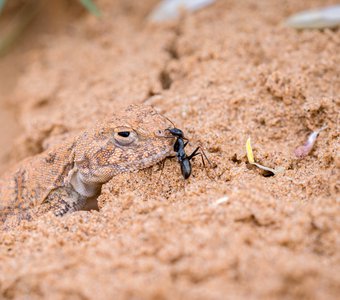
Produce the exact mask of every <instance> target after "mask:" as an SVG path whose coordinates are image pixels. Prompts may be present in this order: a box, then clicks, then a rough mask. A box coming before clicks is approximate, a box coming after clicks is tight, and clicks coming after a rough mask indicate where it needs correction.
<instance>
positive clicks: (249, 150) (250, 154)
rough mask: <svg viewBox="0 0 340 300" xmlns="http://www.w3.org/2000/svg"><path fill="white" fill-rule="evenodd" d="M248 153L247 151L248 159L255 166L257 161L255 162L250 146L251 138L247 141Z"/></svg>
mask: <svg viewBox="0 0 340 300" xmlns="http://www.w3.org/2000/svg"><path fill="white" fill-rule="evenodd" d="M246 151H247V157H248V161H249V163H250V164H254V163H255V160H254V154H253V149H252V147H251V144H250V137H249V138H248V139H247V142H246Z"/></svg>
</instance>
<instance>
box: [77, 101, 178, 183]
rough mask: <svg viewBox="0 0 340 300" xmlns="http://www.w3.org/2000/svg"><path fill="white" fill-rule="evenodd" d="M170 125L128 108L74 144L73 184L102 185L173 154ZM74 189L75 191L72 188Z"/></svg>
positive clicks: (152, 113) (147, 109)
mask: <svg viewBox="0 0 340 300" xmlns="http://www.w3.org/2000/svg"><path fill="white" fill-rule="evenodd" d="M171 127H173V125H172V124H171V122H170V121H169V120H168V119H167V118H166V117H164V116H162V115H161V114H159V113H157V112H156V111H155V110H154V109H153V108H152V107H150V106H145V105H133V106H129V107H128V108H127V109H126V111H124V112H123V113H121V114H120V115H117V116H115V117H113V118H111V119H110V120H109V121H108V122H106V123H104V124H102V125H100V126H98V127H97V128H96V129H94V130H92V131H87V132H85V133H84V134H83V135H81V136H80V137H79V138H78V140H77V145H76V147H75V167H76V168H77V172H76V173H75V176H78V178H76V180H73V181H74V182H79V181H81V182H82V183H83V184H85V185H86V184H87V185H91V184H102V183H105V182H107V181H109V180H110V179H111V178H113V177H114V176H115V175H117V174H120V173H124V172H134V171H137V170H140V169H144V168H147V167H150V166H152V165H154V164H156V163H158V162H160V161H162V160H163V159H165V158H166V157H168V156H170V155H172V154H173V145H174V143H175V137H174V136H173V135H172V134H171V133H170V132H169V131H168V130H167V129H168V128H171ZM75 188H76V189H77V187H75Z"/></svg>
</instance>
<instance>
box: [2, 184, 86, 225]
mask: <svg viewBox="0 0 340 300" xmlns="http://www.w3.org/2000/svg"><path fill="white" fill-rule="evenodd" d="M86 199H87V198H86V197H84V196H82V195H80V194H79V193H77V192H76V191H75V190H74V189H73V188H72V187H59V188H56V189H54V190H52V191H51V192H50V193H49V194H48V196H47V198H46V199H45V201H44V202H43V203H42V204H41V205H38V206H35V207H29V208H25V209H20V210H19V209H18V210H16V211H13V213H12V214H10V215H8V216H7V218H6V221H5V223H4V227H5V229H8V228H13V227H15V226H17V225H19V224H20V222H21V221H23V220H27V221H29V220H33V219H36V218H38V217H39V216H42V215H43V214H45V213H47V212H50V211H51V212H52V213H53V214H54V215H55V216H58V217H60V216H63V215H65V214H67V213H71V212H74V211H77V210H80V209H82V208H83V207H84V205H85V203H86Z"/></svg>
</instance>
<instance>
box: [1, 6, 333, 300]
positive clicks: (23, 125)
mask: <svg viewBox="0 0 340 300" xmlns="http://www.w3.org/2000/svg"><path fill="white" fill-rule="evenodd" d="M96 3H98V5H99V6H100V7H101V9H102V10H103V12H104V15H103V18H102V19H101V20H97V19H96V18H95V17H93V16H91V15H89V14H87V13H86V12H85V11H83V10H82V9H81V8H80V7H79V6H78V5H77V4H72V5H71V4H70V2H67V1H65V2H60V5H59V6H57V8H58V9H55V10H53V11H52V12H51V9H48V8H46V7H45V8H43V9H45V11H46V14H47V16H49V19H51V21H48V20H46V18H44V17H43V15H41V16H39V17H38V18H37V20H36V21H35V23H34V24H32V28H31V29H30V31H29V32H28V33H27V36H26V37H25V38H24V40H23V41H22V42H21V43H20V44H19V45H18V46H17V48H15V49H14V50H13V52H12V53H10V54H9V55H8V56H7V57H5V58H3V59H2V61H1V65H2V66H5V67H3V68H1V69H0V82H10V83H11V84H8V85H7V86H6V87H5V86H2V87H1V89H0V90H1V91H6V92H4V93H3V95H4V96H3V97H2V98H1V102H2V105H3V106H5V107H11V113H7V112H3V113H2V114H4V113H6V114H7V115H6V118H8V120H9V121H8V124H11V122H12V123H13V124H16V122H15V121H14V120H17V123H18V124H17V125H16V126H18V128H20V130H15V134H8V131H7V130H5V129H2V131H3V133H1V134H3V135H4V139H5V140H6V144H9V145H10V146H11V147H10V149H11V151H10V153H8V152H6V151H4V150H3V149H2V152H1V161H2V162H3V163H2V165H1V170H3V171H2V172H3V173H4V172H6V171H5V169H6V168H7V167H9V166H10V165H12V164H14V163H16V162H18V161H19V160H21V159H22V158H24V157H28V156H31V155H35V154H37V153H39V152H41V151H43V150H44V149H45V148H47V147H48V146H49V145H50V144H51V143H56V142H60V141H62V140H63V138H65V136H68V135H75V134H77V133H78V132H79V131H81V130H83V129H84V128H88V127H91V126H93V125H94V124H95V123H96V121H97V120H101V119H103V118H104V117H107V116H109V115H110V114H112V113H115V112H117V111H119V110H121V109H124V108H125V107H126V106H127V105H128V104H131V103H146V104H150V105H153V106H154V107H155V108H156V109H157V110H159V111H160V112H162V113H164V114H165V115H166V116H167V117H169V118H170V119H171V120H172V121H173V122H174V123H175V124H176V126H177V127H178V128H181V129H182V130H183V131H184V132H185V134H186V136H187V137H188V138H189V139H190V145H189V146H188V150H187V152H188V153H190V151H192V150H193V149H195V147H196V146H198V145H201V146H202V147H203V148H204V149H205V153H206V155H207V156H208V157H209V159H210V161H211V164H212V166H209V164H207V163H206V168H204V166H203V164H202V161H201V159H200V158H199V157H197V158H195V159H194V161H193V174H192V176H191V177H190V178H189V179H188V180H184V179H183V177H182V175H181V172H180V168H179V164H178V163H177V161H176V160H175V159H169V160H167V161H166V162H165V166H164V168H163V169H162V166H161V165H156V166H154V167H152V168H150V169H147V170H144V171H141V172H139V173H136V174H124V175H121V176H118V177H115V178H113V179H112V180H111V181H110V182H108V183H107V184H105V185H104V186H103V188H102V193H101V195H100V196H99V198H98V203H99V207H100V209H99V211H95V210H92V211H80V212H76V213H73V214H70V215H67V216H65V217H62V218H57V217H54V216H52V215H50V214H47V215H45V216H43V217H41V218H40V219H38V220H35V221H32V222H24V223H22V224H21V225H20V226H19V227H18V228H16V229H13V230H9V231H6V232H0V298H1V299H41V298H48V299H338V298H339V295H340V277H339V274H340V254H339V253H340V235H339V229H340V219H339V218H340V214H339V213H340V211H339V167H340V157H339V104H340V101H339V100H340V99H339V94H340V84H339V82H340V79H339V74H340V64H339V44H340V34H339V29H334V30H328V29H326V30H322V31H319V30H308V31H296V30H294V29H290V28H285V27H284V26H283V25H282V22H283V20H284V19H285V18H286V17H287V16H289V15H290V14H292V13H295V12H298V11H299V10H301V9H305V8H314V7H318V6H321V5H325V1H309V3H303V2H301V3H300V2H299V3H298V2H297V1H293V0H289V1H285V2H284V4H282V3H281V2H277V1H273V0H267V1H259V2H255V1H217V3H215V4H214V5H211V6H209V7H207V8H205V9H202V10H200V11H198V12H195V13H194V14H188V15H184V16H182V17H181V18H180V19H179V20H178V21H175V22H171V23H167V24H154V25H151V24H149V23H148V22H147V21H146V19H145V18H146V16H147V14H148V13H149V12H150V11H151V9H152V7H153V6H154V5H155V3H156V1H152V0H150V1H138V3H136V1H96ZM327 3H329V4H331V3H335V1H327ZM54 12H58V13H55V14H54ZM53 16H57V17H58V16H59V17H60V16H63V17H61V18H59V17H58V20H62V21H60V22H59V23H58V22H56V21H53V20H55V19H54V18H53ZM54 29H56V30H54ZM10 66H13V68H14V69H16V70H20V71H17V72H15V71H13V70H12V69H11V68H10ZM9 70H12V71H11V72H10V71H9ZM8 74H10V75H11V76H10V77H11V78H9V79H8V78H7V77H8V76H9V75H8ZM6 78H7V79H6ZM5 79H6V80H7V81H5ZM9 87H10V88H9ZM12 114H13V115H14V116H12ZM11 116H12V117H11ZM14 118H15V119H14ZM323 125H327V126H328V128H327V129H326V130H324V131H322V132H321V133H320V135H319V137H318V139H317V142H316V144H315V147H314V149H313V151H312V152H311V153H310V155H308V156H307V157H306V158H304V159H297V158H296V157H295V156H294V149H296V147H298V146H300V145H302V144H303V143H304V142H305V141H306V139H307V137H308V135H309V134H310V133H311V132H312V131H313V130H316V129H318V128H320V127H322V126H323ZM13 130H14V129H13ZM249 136H250V137H251V139H252V145H253V150H254V155H255V159H256V161H257V162H259V163H261V164H263V165H265V166H268V167H272V168H276V167H284V168H285V172H284V173H281V174H277V175H275V176H269V177H268V176H264V175H266V174H263V172H262V171H261V170H259V169H258V168H256V167H254V166H251V165H249V163H248V161H247V156H246V152H245V143H246V140H247V138H248V137H249ZM6 149H7V148H6Z"/></svg>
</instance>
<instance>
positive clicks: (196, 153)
mask: <svg viewBox="0 0 340 300" xmlns="http://www.w3.org/2000/svg"><path fill="white" fill-rule="evenodd" d="M186 144H187V143H185V144H184V147H185V145H186ZM198 150H200V147H197V148H196V149H195V150H194V152H192V153H191V154H190V155H189V156H188V159H189V160H191V159H192V158H193V157H194V156H197V155H200V154H201V153H200V152H198Z"/></svg>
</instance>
